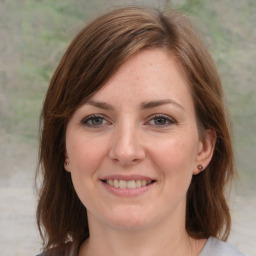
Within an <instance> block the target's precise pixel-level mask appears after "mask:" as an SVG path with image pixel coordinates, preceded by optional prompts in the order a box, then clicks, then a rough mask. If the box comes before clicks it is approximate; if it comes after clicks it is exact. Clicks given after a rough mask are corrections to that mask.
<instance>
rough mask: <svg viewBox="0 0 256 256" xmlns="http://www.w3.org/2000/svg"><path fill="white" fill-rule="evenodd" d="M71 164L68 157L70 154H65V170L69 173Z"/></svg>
mask: <svg viewBox="0 0 256 256" xmlns="http://www.w3.org/2000/svg"><path fill="white" fill-rule="evenodd" d="M69 167H70V162H69V157H68V154H67V153H65V162H64V168H65V170H66V171H67V172H70V169H69Z"/></svg>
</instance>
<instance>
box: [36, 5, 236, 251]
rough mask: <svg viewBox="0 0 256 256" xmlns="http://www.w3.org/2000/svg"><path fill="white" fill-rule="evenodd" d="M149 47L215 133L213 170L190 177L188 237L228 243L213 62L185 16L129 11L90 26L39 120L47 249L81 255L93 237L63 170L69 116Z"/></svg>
mask: <svg viewBox="0 0 256 256" xmlns="http://www.w3.org/2000/svg"><path fill="white" fill-rule="evenodd" d="M149 47H153V48H161V49H164V50H166V51H167V52H170V53H172V54H174V55H175V56H176V57H177V59H178V60H179V62H180V63H181V65H182V67H183V69H184V71H185V73H186V75H187V78H188V81H189V86H190V87H191V91H192V94H193V95H192V96H193V100H194V104H195V109H196V113H197V118H198V121H199V124H200V127H202V129H203V130H204V129H213V130H214V131H215V132H216V134H217V141H216V146H215V150H214V154H213V157H212V160H211V162H210V164H209V166H208V167H207V169H206V170H205V171H204V172H202V173H201V174H199V175H196V176H194V177H193V178H192V182H191V185H190V187H189V190H188V192H187V211H186V229H187V232H188V234H189V235H191V236H192V237H194V238H208V237H209V236H217V237H219V238H221V239H223V240H226V239H227V237H228V234H229V231H230V224H231V218H230V212H229V208H228V205H227V202H226V199H225V185H226V184H227V183H228V182H229V181H231V179H232V177H233V174H234V166H233V152H232V145H231V139H230V132H229V128H228V125H227V123H228V122H227V118H226V114H225V110H224V103H223V92H222V86H221V81H220V79H219V76H218V73H217V70H216V68H215V65H214V62H213V60H212V58H211V56H210V54H209V53H208V51H207V50H206V49H205V47H204V46H203V44H202V42H201V41H200V39H199V37H198V35H197V34H196V33H195V32H194V29H193V28H192V26H191V24H190V23H189V22H188V20H187V19H186V18H185V17H184V15H183V14H181V13H179V12H177V11H174V10H172V11H169V12H168V13H167V12H161V11H159V10H156V9H151V8H139V7H127V8H121V9H117V10H114V11H112V12H110V13H107V14H105V15H103V16H101V17H99V18H97V19H96V20H94V21H92V22H91V23H90V24H89V25H87V26H86V27H85V28H84V29H83V30H82V31H81V32H80V33H79V34H78V35H77V36H76V37H75V39H74V40H73V41H72V43H71V44H70V46H69V47H68V49H67V51H66V53H65V54H64V56H63V58H62V60H61V61H60V63H59V65H58V67H57V69H56V71H55V73H54V75H53V77H52V80H51V82H50V86H49V89H48V92H47V95H46V98H45V102H44V106H43V110H42V115H41V121H42V133H41V144H40V158H39V165H38V170H39V171H40V172H41V173H42V177H43V182H42V187H41V190H40V195H39V196H40V199H39V203H38V208H37V222H38V227H39V230H40V233H41V236H42V238H43V240H44V249H49V248H51V247H60V246H61V245H64V244H65V243H66V242H67V241H72V242H73V243H74V244H76V248H78V247H79V245H80V244H81V243H82V242H83V241H84V240H85V239H86V238H87V237H88V236H89V229H88V223H87V214H86V208H85V207H84V205H82V203H81V202H80V200H79V199H78V196H77V195H76V193H75V190H74V187H73V185H72V181H71V177H70V174H69V173H68V172H66V171H65V169H64V161H65V129H66V126H67V123H68V121H69V119H70V117H71V116H72V114H73V112H74V111H75V110H76V109H77V108H78V107H79V106H81V105H82V104H83V103H84V102H85V101H86V100H87V99H88V98H89V97H91V96H92V95H93V94H94V93H95V92H97V91H98V90H99V89H100V88H101V87H102V86H104V84H105V83H106V82H107V81H108V80H109V79H110V78H111V77H112V76H113V74H114V73H115V72H117V70H118V69H119V68H120V66H121V65H122V64H123V63H124V62H125V61H126V60H127V59H128V58H130V57H131V56H132V55H133V54H135V53H137V52H138V51H141V50H143V49H145V48H149Z"/></svg>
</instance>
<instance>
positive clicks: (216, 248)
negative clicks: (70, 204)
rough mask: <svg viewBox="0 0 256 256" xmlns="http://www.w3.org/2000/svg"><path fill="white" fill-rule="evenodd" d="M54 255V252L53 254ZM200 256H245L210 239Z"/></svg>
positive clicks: (231, 247)
mask: <svg viewBox="0 0 256 256" xmlns="http://www.w3.org/2000/svg"><path fill="white" fill-rule="evenodd" d="M44 255H45V254H44V253H42V254H39V255H37V256H44ZM51 255H54V252H53V253H52V254H51ZM199 256H245V255H244V254H242V253H240V252H239V251H238V250H237V249H236V248H235V247H233V246H232V245H230V244H228V243H225V242H222V241H221V240H219V239H217V238H214V237H210V238H209V239H208V240H207V242H206V244H205V246H204V248H203V250H202V251H201V253H200V254H199Z"/></svg>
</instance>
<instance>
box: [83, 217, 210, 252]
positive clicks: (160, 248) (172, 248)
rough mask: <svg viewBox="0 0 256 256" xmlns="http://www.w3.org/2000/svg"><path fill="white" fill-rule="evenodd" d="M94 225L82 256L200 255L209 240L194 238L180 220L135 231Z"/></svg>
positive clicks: (95, 223)
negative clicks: (180, 224)
mask: <svg viewBox="0 0 256 256" xmlns="http://www.w3.org/2000/svg"><path fill="white" fill-rule="evenodd" d="M93 224H94V225H93V226H92V227H91V229H90V230H91V232H90V238H89V239H88V240H86V241H85V242H84V244H83V245H82V247H81V249H80V253H79V256H102V255H106V256H110V255H111V256H120V255H122V256H130V255H138V256H158V255H161V256H170V255H172V256H184V255H188V256H190V255H191V256H196V255H199V253H200V251H201V250H202V248H203V246H204V244H205V242H206V240H195V239H192V238H191V237H189V236H188V234H187V232H186V230H185V226H179V225H177V223H163V224H161V223H158V224H156V225H155V226H154V228H152V226H151V227H150V229H147V228H144V229H141V230H140V229H137V230H132V231H131V230H120V229H112V228H102V225H97V224H98V223H97V222H93Z"/></svg>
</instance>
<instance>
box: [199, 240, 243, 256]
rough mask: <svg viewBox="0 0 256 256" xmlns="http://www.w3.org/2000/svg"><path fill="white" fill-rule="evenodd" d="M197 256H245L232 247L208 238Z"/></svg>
mask: <svg viewBox="0 0 256 256" xmlns="http://www.w3.org/2000/svg"><path fill="white" fill-rule="evenodd" d="M199 256H245V255H243V254H242V253H241V252H239V251H238V250H237V249H236V248H235V247H233V246H232V245H230V244H228V243H225V242H223V241H221V240H219V239H217V238H214V237H210V238H209V239H208V240H207V242H206V244H205V246H204V248H203V250H202V252H201V253H200V255H199Z"/></svg>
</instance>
